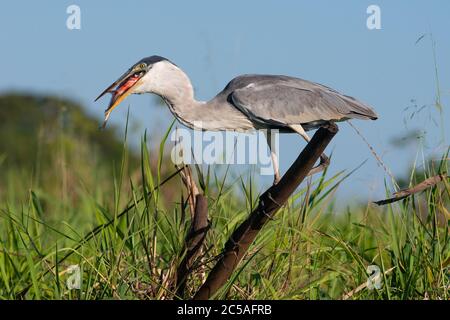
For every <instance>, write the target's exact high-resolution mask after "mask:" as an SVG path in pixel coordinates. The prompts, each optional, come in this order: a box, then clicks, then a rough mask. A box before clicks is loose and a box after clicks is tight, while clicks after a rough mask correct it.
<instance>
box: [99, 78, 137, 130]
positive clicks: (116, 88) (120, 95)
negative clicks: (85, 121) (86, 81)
mask: <svg viewBox="0 0 450 320" xmlns="http://www.w3.org/2000/svg"><path fill="white" fill-rule="evenodd" d="M141 77H142V73H136V72H135V71H134V70H128V71H127V72H125V73H124V74H123V75H122V76H121V77H120V78H119V79H118V80H117V81H115V82H114V83H113V84H111V85H110V86H109V87H108V88H106V89H105V90H104V91H103V92H102V93H101V94H100V95H99V96H98V97H97V99H95V101H97V100H98V99H100V98H101V97H103V96H104V95H105V94H106V93H111V94H112V96H111V101H110V103H109V106H108V108H107V109H106V110H105V120H104V121H103V125H102V128H103V129H104V128H105V127H106V123H107V122H108V119H109V116H110V115H111V112H112V111H113V110H114V108H116V107H117V106H118V105H119V104H120V103H121V102H122V101H123V100H124V99H125V98H126V97H127V96H128V95H130V93H131V90H130V89H131V88H132V87H133V86H134V85H135V84H136V83H137V82H138V81H139V79H140V78H141Z"/></svg>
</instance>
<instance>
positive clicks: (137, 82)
mask: <svg viewBox="0 0 450 320" xmlns="http://www.w3.org/2000/svg"><path fill="white" fill-rule="evenodd" d="M172 68H177V67H176V66H175V65H174V64H173V63H171V62H170V61H169V60H167V59H166V58H163V57H160V56H151V57H147V58H144V59H142V60H140V61H138V62H137V63H135V64H134V65H133V66H132V67H131V68H130V69H128V70H127V71H126V72H125V73H124V74H123V75H122V76H121V77H120V78H119V79H117V80H116V81H115V82H114V83H113V84H111V85H110V86H109V87H108V88H106V89H105V90H104V91H103V92H102V93H101V94H100V95H99V96H98V97H97V99H95V101H97V100H98V99H100V98H101V97H102V96H104V95H105V94H106V93H108V92H109V93H111V94H112V97H111V101H110V103H109V106H108V108H107V109H106V110H105V120H104V122H103V127H105V125H106V122H107V121H108V119H109V116H110V114H111V112H112V111H113V110H114V108H116V107H117V106H118V105H119V104H120V103H121V102H122V101H123V100H124V99H125V98H126V97H127V96H128V95H130V94H132V93H135V94H141V93H147V92H149V93H153V92H154V93H159V92H158V91H157V90H158V84H160V83H164V81H161V80H164V78H165V77H167V76H168V75H169V74H170V72H169V71H170V70H171V69H172Z"/></svg>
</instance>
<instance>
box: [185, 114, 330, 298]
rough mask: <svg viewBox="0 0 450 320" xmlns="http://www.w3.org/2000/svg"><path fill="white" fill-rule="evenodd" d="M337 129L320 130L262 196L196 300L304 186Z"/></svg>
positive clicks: (222, 278)
mask: <svg viewBox="0 0 450 320" xmlns="http://www.w3.org/2000/svg"><path fill="white" fill-rule="evenodd" d="M337 131H338V127H337V125H336V124H334V123H329V124H327V125H325V126H324V127H322V128H320V129H319V130H317V132H316V133H315V134H314V136H313V138H312V139H311V141H310V142H309V143H308V144H307V145H306V147H305V149H304V150H303V151H302V152H301V153H300V155H299V156H298V158H297V159H296V160H295V162H294V163H293V164H292V166H291V167H290V168H289V169H288V171H287V172H286V174H285V175H284V176H283V177H282V178H281V180H280V182H279V183H278V184H276V185H274V186H272V187H270V188H269V189H268V190H267V191H266V192H264V193H263V194H262V195H261V197H260V198H259V205H258V207H257V208H256V209H255V210H254V211H253V212H252V213H251V214H250V216H249V217H248V218H247V219H246V220H245V221H244V222H243V223H242V224H241V225H240V226H239V227H238V228H237V229H236V230H235V231H234V232H233V234H232V235H231V237H230V239H229V240H228V241H227V243H226V244H225V248H224V250H223V253H222V255H221V258H220V259H219V261H218V262H217V263H216V265H215V266H214V268H213V269H212V270H211V272H210V273H209V275H208V278H207V279H206V281H205V283H204V284H203V285H202V286H201V288H200V289H199V290H198V292H197V293H196V295H195V296H194V300H206V299H209V298H210V297H212V296H213V295H214V294H215V293H216V292H217V290H218V289H220V288H221V287H222V286H223V285H224V284H225V282H226V281H227V280H228V279H229V278H230V276H231V274H232V273H233V271H234V270H235V268H236V267H237V265H238V263H239V261H240V260H241V259H242V257H243V256H244V254H245V253H246V252H247V250H248V248H249V246H250V245H251V244H252V242H253V240H254V239H255V237H256V235H257V234H258V232H259V231H260V230H261V228H262V227H263V226H264V224H265V223H266V222H267V221H268V220H269V219H271V218H272V217H273V216H274V215H275V213H276V212H277V211H278V210H279V209H280V208H281V206H283V205H284V204H285V202H286V201H287V200H288V198H289V197H290V196H291V194H292V193H293V192H294V191H295V189H296V188H297V187H298V186H299V185H300V183H301V182H302V181H303V179H304V178H305V177H306V176H307V174H308V172H309V171H310V170H311V169H312V168H313V166H314V163H315V162H316V161H317V160H318V159H319V157H320V155H321V154H322V153H323V152H324V150H325V148H326V146H327V145H328V144H329V143H330V141H331V139H332V138H333V137H334V135H335V134H336V133H337Z"/></svg>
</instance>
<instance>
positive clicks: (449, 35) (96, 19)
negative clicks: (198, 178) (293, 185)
mask: <svg viewBox="0 0 450 320" xmlns="http://www.w3.org/2000/svg"><path fill="white" fill-rule="evenodd" d="M71 4H76V5H78V6H79V7H80V8H81V30H68V29H67V28H66V19H67V17H68V15H67V13H66V8H67V7H68V6H69V5H71ZM371 4H376V5H378V6H379V7H380V8H381V26H382V29H381V30H369V29H368V28H367V27H366V19H367V17H368V14H367V13H366V9H367V7H368V6H369V5H371ZM449 16H450V2H449V1H445V0H442V1H437V0H435V1H400V0H399V1H375V0H372V1H364V0H358V1H356V0H354V1H246V2H243V1H220V2H219V1H122V2H120V3H119V2H113V1H85V0H83V1H81V0H80V1H33V2H30V1H22V0H19V1H9V2H8V3H2V8H1V12H0V38H1V40H2V45H1V59H0V91H3V92H4V91H8V90H24V91H25V90H32V91H34V92H37V93H51V94H57V95H61V96H68V97H71V98H73V99H75V100H77V101H79V102H81V103H82V104H83V105H85V106H86V108H87V110H88V112H89V113H90V114H93V115H95V116H97V117H98V118H99V123H100V122H101V119H102V117H103V110H104V109H105V107H106V103H107V99H105V100H102V101H100V102H97V103H94V102H93V100H94V98H95V97H96V96H97V95H98V93H99V92H100V91H102V90H103V89H104V87H105V86H106V85H109V84H110V83H111V82H112V81H114V80H115V79H116V78H117V77H118V76H119V75H120V74H121V73H122V72H123V71H125V70H126V69H127V68H128V67H129V66H130V65H131V64H133V63H134V62H136V61H137V60H139V59H140V58H142V57H145V56H149V55H152V54H159V55H162V56H165V57H167V58H170V59H171V60H172V61H174V62H175V63H176V64H177V65H179V66H180V67H181V68H182V69H184V70H185V71H186V73H187V74H188V75H189V76H190V78H191V80H192V82H193V84H194V87H195V90H196V96H197V98H198V99H201V100H208V99H210V98H211V97H213V96H214V95H215V94H216V93H217V92H218V91H219V90H221V89H222V88H223V87H224V86H225V85H226V83H227V82H228V81H229V80H230V79H232V78H233V77H235V76H237V75H239V74H244V73H269V74H270V73H272V74H286V75H291V76H296V77H301V78H304V79H308V80H313V81H316V82H320V83H323V84H325V85H328V86H331V87H333V88H335V89H337V90H339V91H342V92H344V93H346V94H349V95H352V96H354V97H357V98H359V99H361V100H362V101H365V102H367V103H369V104H370V105H372V106H373V107H374V108H375V109H376V110H377V112H378V113H379V115H380V119H379V120H378V121H375V122H372V121H371V122H362V121H354V124H355V125H357V126H358V127H359V128H360V130H361V131H362V132H363V134H364V135H365V136H366V138H367V139H368V141H369V142H370V143H371V144H372V145H373V146H374V148H375V149H376V150H377V152H378V153H379V154H380V155H381V156H382V157H383V160H384V161H385V163H386V165H387V166H388V167H389V168H390V169H391V170H392V171H393V172H394V173H398V174H400V173H405V172H406V171H407V167H408V165H409V164H410V162H411V161H413V159H414V157H415V155H416V153H417V151H418V150H419V148H420V144H419V143H417V142H413V143H411V144H408V145H405V147H403V148H400V147H397V146H393V145H392V144H391V143H390V142H391V139H392V138H393V137H402V136H404V135H405V134H406V132H407V131H408V130H410V129H419V130H425V131H426V141H427V142H426V144H425V149H424V154H425V155H431V154H433V153H434V152H442V151H443V150H445V146H446V145H448V138H449V137H448V130H447V131H446V132H444V133H443V134H442V133H441V132H440V130H439V129H438V128H437V127H436V125H435V124H434V122H433V121H431V120H430V118H429V115H430V114H431V115H432V116H433V117H435V118H436V119H438V118H439V114H438V113H437V112H436V110H435V109H434V108H426V109H424V110H423V111H422V112H421V113H420V114H419V116H417V117H415V118H413V119H412V120H410V121H408V123H407V126H405V124H404V118H405V117H407V116H408V114H409V113H408V111H407V112H405V111H404V109H405V108H407V107H409V106H412V105H414V104H417V105H418V106H419V107H421V106H422V105H433V104H434V101H435V98H436V92H437V85H436V78H435V69H434V61H433V50H432V44H431V38H430V36H429V34H430V33H432V34H433V38H434V41H435V43H436V58H437V63H438V71H439V77H440V79H439V80H440V90H441V95H442V104H443V106H444V117H446V118H445V119H448V110H445V109H447V108H448V105H449V95H450V59H448V57H449V56H450V19H449V18H448V17H449ZM423 34H427V36H426V37H425V38H423V39H422V40H421V41H420V42H419V43H417V44H416V40H417V39H418V38H419V37H420V36H421V35H423ZM411 100H414V101H411ZM127 101H128V103H126V104H124V105H123V106H122V107H121V108H118V109H117V110H116V111H115V112H114V113H113V114H112V118H111V122H112V123H114V124H116V125H119V126H123V124H124V122H125V117H126V112H127V107H126V105H127V104H130V105H131V110H130V112H131V119H132V121H133V124H134V127H135V131H134V132H135V137H133V138H132V139H135V141H138V140H139V136H140V135H141V134H142V133H143V132H144V129H145V128H147V129H148V130H149V132H150V133H152V134H153V136H152V137H153V139H155V141H156V140H157V139H158V132H159V133H160V132H162V131H163V130H164V129H165V127H166V126H167V125H168V124H169V123H170V122H171V119H172V116H171V114H170V113H169V112H168V110H166V109H165V108H161V107H158V106H156V103H155V101H156V100H155V99H152V98H151V97H150V96H133V97H130V98H129V99H128V100H127ZM410 110H412V109H410ZM340 128H341V130H340V132H339V134H338V136H337V137H336V138H335V139H334V140H333V142H332V145H331V146H330V147H329V150H328V153H329V152H330V151H331V150H332V151H333V162H332V167H331V171H332V172H337V171H339V170H342V169H347V170H351V169H353V168H355V167H356V166H357V165H358V164H360V163H361V162H362V161H364V160H365V159H368V161H367V162H366V164H365V165H364V166H363V167H362V168H361V169H359V171H358V172H356V173H355V174H354V175H353V176H352V177H351V178H350V180H348V181H347V183H346V184H345V185H344V186H343V188H342V191H341V192H342V193H343V194H345V195H347V196H351V197H355V198H357V197H358V196H366V195H369V196H371V197H379V196H381V195H382V194H383V184H384V178H385V177H386V174H385V173H384V171H383V170H382V169H381V168H380V167H379V166H377V163H376V161H375V159H374V158H373V157H372V155H371V154H370V152H369V150H368V148H367V146H366V145H365V144H364V142H363V141H362V140H361V138H360V137H358V136H357V135H356V134H355V132H354V131H353V129H352V128H350V127H349V126H348V125H346V124H342V125H341V126H340ZM443 139H444V140H443ZM280 144H281V155H280V158H281V168H282V171H284V170H286V169H287V167H288V166H289V164H290V163H291V162H292V161H293V160H294V159H295V157H296V156H297V154H298V151H300V149H301V148H302V147H303V146H304V142H303V141H302V140H301V139H300V138H299V137H297V136H294V135H288V136H283V137H282V139H281V141H280ZM297 146H298V150H297ZM270 181H271V179H270V178H267V179H263V180H262V183H263V184H270Z"/></svg>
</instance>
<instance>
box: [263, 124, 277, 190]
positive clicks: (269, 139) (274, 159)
mask: <svg viewBox="0 0 450 320" xmlns="http://www.w3.org/2000/svg"><path fill="white" fill-rule="evenodd" d="M264 134H265V136H266V140H267V145H268V146H269V150H270V157H271V158H272V166H273V184H274V185H275V184H277V183H278V182H279V181H280V167H279V165H278V156H277V154H276V152H275V151H274V150H272V134H271V132H270V129H269V130H267V131H264Z"/></svg>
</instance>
